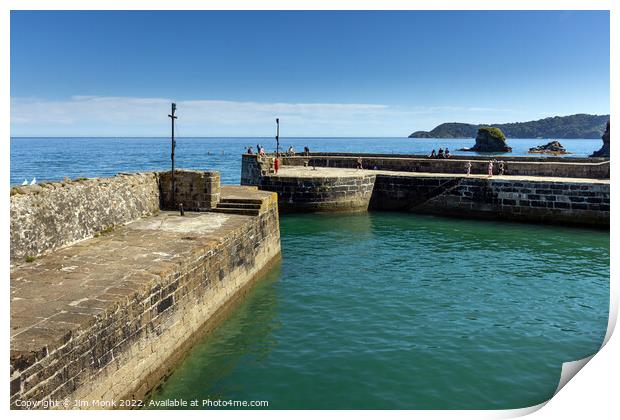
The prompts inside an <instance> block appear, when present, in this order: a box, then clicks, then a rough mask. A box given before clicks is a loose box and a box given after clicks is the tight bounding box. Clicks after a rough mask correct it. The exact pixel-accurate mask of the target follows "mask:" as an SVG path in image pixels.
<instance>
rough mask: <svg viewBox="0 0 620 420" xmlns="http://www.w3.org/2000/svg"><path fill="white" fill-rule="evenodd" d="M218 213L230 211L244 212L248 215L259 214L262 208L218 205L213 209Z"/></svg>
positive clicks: (231, 212) (235, 212)
mask: <svg viewBox="0 0 620 420" xmlns="http://www.w3.org/2000/svg"><path fill="white" fill-rule="evenodd" d="M211 211H214V212H216V213H229V214H243V215H246V216H258V215H259V214H260V209H243V208H230V207H219V206H218V207H216V208H214V209H213V210H211Z"/></svg>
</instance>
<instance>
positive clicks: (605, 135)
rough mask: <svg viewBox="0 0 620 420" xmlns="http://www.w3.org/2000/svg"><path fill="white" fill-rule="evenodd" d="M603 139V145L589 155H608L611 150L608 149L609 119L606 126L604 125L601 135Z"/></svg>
mask: <svg viewBox="0 0 620 420" xmlns="http://www.w3.org/2000/svg"><path fill="white" fill-rule="evenodd" d="M601 138H602V139H603V147H601V148H600V150H597V151H596V152H594V153H592V155H590V157H609V156H610V154H611V152H610V150H609V121H607V127H605V132H604V133H603V136H602V137H601Z"/></svg>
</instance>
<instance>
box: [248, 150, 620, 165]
mask: <svg viewBox="0 0 620 420" xmlns="http://www.w3.org/2000/svg"><path fill="white" fill-rule="evenodd" d="M243 156H247V157H250V156H254V157H256V156H257V155H254V154H252V155H250V154H247V153H244V154H243ZM265 156H267V157H271V158H273V157H275V153H268V154H266V155H265ZM280 157H281V158H299V159H309V158H313V157H317V158H330V157H332V158H352V159H357V158H358V157H361V158H381V159H395V160H399V159H406V160H416V161H419V160H425V161H429V162H434V161H438V160H439V161H468V160H481V161H489V160H491V159H496V160H503V161H505V162H523V163H573V164H574V163H581V164H583V163H591V164H601V163H607V162H609V158H591V157H588V158H582V157H555V156H549V157H543V156H502V155H488V156H486V155H482V156H481V155H474V156H464V155H452V157H450V158H449V159H429V158H428V156H426V155H415V154H411V155H409V154H386V153H339V152H311V153H310V154H308V155H306V154H304V153H295V154H294V155H285V154H281V155H280Z"/></svg>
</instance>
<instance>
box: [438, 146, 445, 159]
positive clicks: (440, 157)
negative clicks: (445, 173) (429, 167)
mask: <svg viewBox="0 0 620 420" xmlns="http://www.w3.org/2000/svg"><path fill="white" fill-rule="evenodd" d="M437 158H438V159H443V158H444V155H443V149H442V148H441V147H440V148H439V151H438V152H437Z"/></svg>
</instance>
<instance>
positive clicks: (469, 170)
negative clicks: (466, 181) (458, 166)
mask: <svg viewBox="0 0 620 420" xmlns="http://www.w3.org/2000/svg"><path fill="white" fill-rule="evenodd" d="M465 173H466V174H467V175H471V162H470V161H467V163H466V164H465Z"/></svg>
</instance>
